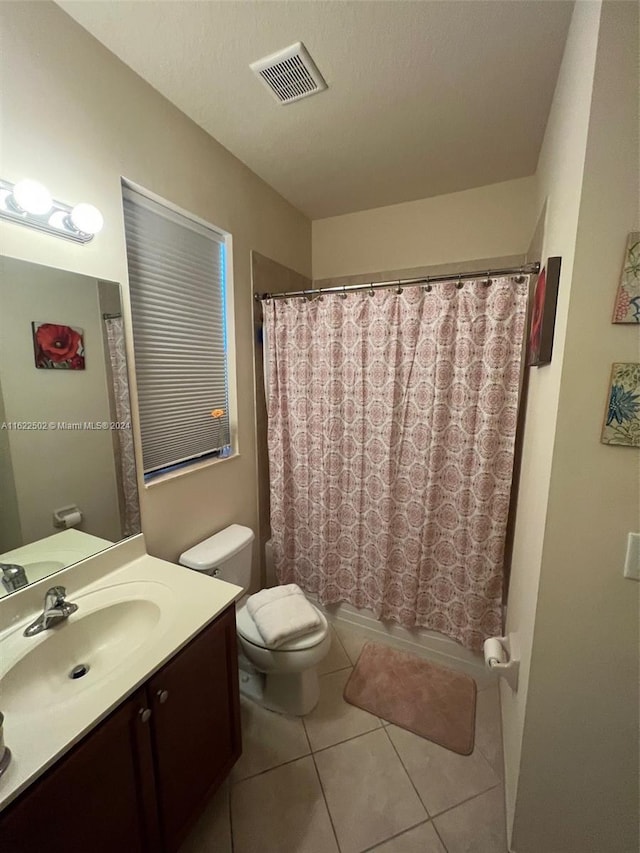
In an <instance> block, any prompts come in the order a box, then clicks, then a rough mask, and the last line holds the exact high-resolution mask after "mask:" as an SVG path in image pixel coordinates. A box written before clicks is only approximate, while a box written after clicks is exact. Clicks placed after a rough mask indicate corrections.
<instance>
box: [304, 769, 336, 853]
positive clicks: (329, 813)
mask: <svg viewBox="0 0 640 853" xmlns="http://www.w3.org/2000/svg"><path fill="white" fill-rule="evenodd" d="M311 760H312V761H313V766H314V768H315V771H316V776H317V777H318V784H319V785H320V790H321V791H322V799H323V800H324V807H325V808H326V810H327V814H328V815H329V823H330V824H331V829H332V830H333V837H334V838H335V840H336V847H337V848H338V853H342V847H341V846H340V841H339V840H338V833H337V832H336V828H335V825H334V823H333V817H332V815H331V809H330V808H329V801H328V800H327V795H326V793H325V790H324V785H323V784H322V777H321V776H320V771H319V770H318V765H317V764H316V757H315V755H314V754H313V753H311Z"/></svg>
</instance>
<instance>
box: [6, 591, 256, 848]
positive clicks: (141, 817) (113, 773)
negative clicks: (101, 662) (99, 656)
mask: <svg viewBox="0 0 640 853" xmlns="http://www.w3.org/2000/svg"><path fill="white" fill-rule="evenodd" d="M240 751H241V741H240V711H239V695H238V659H237V650H236V628H235V610H234V608H233V606H232V607H230V608H228V609H227V610H226V611H224V613H223V614H222V615H221V616H219V617H218V618H217V619H216V620H215V621H214V622H213V623H212V624H211V625H209V626H208V627H206V628H205V629H204V630H203V631H202V632H201V633H200V634H198V635H197V636H196V637H195V638H194V639H193V640H192V641H191V642H190V643H189V644H188V645H187V646H186V647H185V648H184V649H182V651H180V652H179V653H178V654H177V655H176V656H175V657H174V658H172V659H171V660H170V661H169V662H168V663H167V664H165V666H164V667H162V669H160V670H159V671H158V672H157V673H156V674H155V675H153V676H152V677H151V678H150V679H149V680H148V681H147V682H146V684H145V685H144V686H143V687H141V688H140V689H139V690H137V691H136V693H134V694H133V695H132V696H130V697H129V698H128V699H126V700H125V702H123V704H122V705H120V706H119V708H117V709H116V710H115V711H114V712H113V713H112V714H111V715H110V716H109V717H108V718H107V719H106V720H105V721H104V722H102V723H100V724H99V725H98V726H97V727H96V728H95V729H93V731H92V732H90V733H89V734H88V735H87V736H86V737H85V738H84V740H82V741H81V742H80V744H78V746H76V747H74V748H73V749H72V750H71V752H69V753H68V754H67V755H66V756H64V757H63V758H62V759H60V761H59V762H58V763H57V764H55V765H54V766H53V767H52V768H51V769H50V770H49V771H48V772H47V773H46V774H45V775H44V776H43V777H41V779H39V780H38V781H36V782H35V783H34V784H33V785H32V786H31V787H30V788H28V789H27V791H25V792H24V793H23V794H22V795H21V796H20V798H19V799H18V800H17V801H16V802H15V803H13V804H12V805H10V806H9V807H8V808H7V809H6V811H5V812H3V813H2V814H0V851H2V853H41V851H43V850H46V851H47V853H174V851H177V850H178V848H179V846H180V844H181V842H182V841H183V839H184V838H185V836H186V835H187V833H188V831H189V828H190V827H191V824H192V823H193V822H194V820H195V819H196V818H197V817H198V815H199V814H200V812H201V811H202V808H203V807H204V805H205V803H206V801H207V799H208V798H209V797H210V796H211V795H212V794H213V792H214V791H215V790H216V788H217V787H218V786H219V785H220V783H221V782H222V781H223V780H224V778H225V777H226V776H227V775H228V773H229V771H230V770H231V768H232V766H233V764H234V763H235V761H237V759H238V757H239V755H240Z"/></svg>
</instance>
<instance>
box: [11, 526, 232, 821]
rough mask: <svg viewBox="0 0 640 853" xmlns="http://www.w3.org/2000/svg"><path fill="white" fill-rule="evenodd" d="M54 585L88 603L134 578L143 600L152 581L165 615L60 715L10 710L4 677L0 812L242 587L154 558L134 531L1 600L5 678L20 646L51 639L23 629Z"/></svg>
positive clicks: (83, 688)
mask: <svg viewBox="0 0 640 853" xmlns="http://www.w3.org/2000/svg"><path fill="white" fill-rule="evenodd" d="M123 563H124V564H123ZM54 583H55V584H62V585H64V586H65V587H66V588H67V600H68V601H74V599H75V598H76V597H80V599H82V596H85V595H86V596H89V597H88V598H87V601H90V600H91V594H92V593H94V592H96V591H97V590H105V588H111V587H116V586H117V585H122V584H129V586H128V587H127V589H128V590H131V596H132V597H134V598H135V597H138V598H140V597H144V590H145V585H147V587H148V588H150V589H151V588H152V589H153V590H154V591H155V592H154V594H155V595H156V598H158V600H160V601H161V611H162V615H161V617H160V622H159V624H158V628H157V629H154V632H153V636H152V638H151V640H150V641H149V642H148V643H144V644H142V645H141V646H140V647H139V648H138V649H135V650H134V651H133V652H132V654H131V655H130V656H127V657H125V658H123V659H121V660H120V661H119V662H118V663H117V665H115V666H113V668H112V669H111V670H110V671H109V672H108V674H106V675H104V676H103V677H102V678H101V679H100V680H99V681H98V682H94V683H93V684H91V682H90V681H89V680H88V681H87V684H86V685H82V686H81V682H70V684H74V685H75V684H77V685H78V687H79V688H80V689H78V690H77V693H75V692H74V693H73V695H72V698H71V700H69V701H65V704H64V705H63V706H61V708H60V713H55V710H56V708H50V709H41V708H34V710H33V712H29V713H26V714H25V713H20V714H17V713H15V712H13V713H12V712H11V710H4V709H3V706H2V690H1V683H0V710H3V712H4V714H5V721H4V739H5V744H6V746H8V747H9V748H10V750H11V753H12V759H11V763H10V765H9V767H8V769H7V771H6V772H5V773H4V775H3V776H2V777H0V810H2V809H3V808H4V807H5V806H7V805H8V804H9V803H10V802H11V801H12V800H13V799H14V798H15V797H16V796H17V795H18V794H19V793H21V792H22V791H23V790H24V789H25V788H26V787H27V786H28V785H29V784H31V783H32V782H33V781H34V780H35V779H36V778H37V777H38V776H39V775H40V774H41V773H43V772H44V771H45V770H46V769H47V768H48V767H50V766H51V765H52V764H53V763H54V762H55V761H56V760H57V759H58V758H60V756H61V755H63V754H64V753H65V752H66V751H67V750H68V749H70V747H72V746H73V745H74V744H76V743H77V742H78V741H79V740H81V738H82V737H83V736H84V735H86V734H87V733H88V732H89V731H90V730H91V729H92V728H93V727H94V726H95V725H96V724H97V723H98V722H99V721H100V720H102V719H103V718H104V717H106V716H107V715H108V714H109V712H110V711H112V710H113V709H114V708H116V707H117V706H118V705H119V704H120V703H121V702H122V701H123V699H125V698H126V697H127V696H128V695H130V694H131V693H133V692H134V691H135V690H136V688H138V687H139V686H140V685H141V684H143V683H144V682H145V681H146V680H147V679H148V678H149V676H150V675H151V674H152V673H154V672H155V671H156V670H158V669H159V668H160V667H161V666H162V665H163V664H164V663H166V662H167V661H168V660H169V659H170V658H172V657H173V656H174V655H175V654H176V652H177V651H178V650H179V649H180V648H182V647H183V646H184V645H185V644H186V643H187V642H188V641H189V640H190V639H191V638H192V637H194V636H195V635H196V634H197V633H198V632H199V631H200V630H202V628H204V627H205V626H206V625H207V624H208V623H209V622H211V621H212V620H213V619H215V618H216V616H218V615H219V614H220V613H221V612H222V611H223V610H224V609H225V608H226V607H228V606H229V604H231V603H232V602H233V601H234V600H235V599H236V597H237V596H238V595H239V593H240V592H241V589H240V587H237V586H234V585H233V584H229V583H226V582H225V581H220V580H217V579H215V578H210V577H207V576H203V575H200V574H199V573H197V572H193V571H191V570H189V569H186V568H184V567H182V566H177V565H174V564H173V563H168V562H166V561H165V560H159V559H157V558H155V557H150V556H149V555H148V554H146V552H145V550H144V537H143V536H142V535H139V536H136V537H133V538H132V539H129V540H126V541H125V542H123V543H121V544H119V545H115V546H114V547H113V548H109V549H108V551H105V552H103V553H102V554H99V555H97V556H96V557H91V558H89V559H87V560H83V561H82V562H81V563H78V564H76V565H75V566H71V567H70V568H68V569H65V570H63V571H61V572H58V573H57V574H56V575H55V576H53V577H51V578H45V579H44V580H42V581H40V582H39V583H38V584H33V585H31V586H30V587H27V588H25V589H24V590H20V591H19V592H16V593H13V594H12V595H10V596H7V597H6V598H3V599H1V600H0V678H1V677H2V676H3V675H5V674H6V671H7V670H8V669H9V668H10V667H11V665H13V663H15V654H16V649H19V653H22V652H24V653H26V652H28V651H29V650H30V649H31V648H33V647H35V645H36V644H37V643H39V642H46V640H47V634H48V633H50V632H47V631H45V632H43V633H42V634H39V635H38V636H36V637H32V638H23V637H22V632H23V630H24V628H25V627H26V625H28V624H29V623H30V622H31V621H32V620H33V619H34V618H35V617H36V616H37V615H38V614H39V613H41V612H42V601H43V598H44V592H45V591H46V589H48V588H49V586H52V585H53V584H54ZM120 589H122V588H120ZM101 594H102V593H101ZM120 594H121V592H120ZM158 594H159V597H158ZM94 597H95V596H94ZM37 602H39V603H37ZM81 616H82V613H81V609H79V610H78V612H77V613H76V614H74V615H72V616H70V617H69V622H71V621H72V620H73V619H74V618H81ZM64 628H65V623H63V624H61V625H60V626H58V627H57V628H55V629H53V630H55V631H64ZM3 644H5V645H4V652H5V653H4V654H3ZM30 644H33V645H30ZM9 651H10V653H9Z"/></svg>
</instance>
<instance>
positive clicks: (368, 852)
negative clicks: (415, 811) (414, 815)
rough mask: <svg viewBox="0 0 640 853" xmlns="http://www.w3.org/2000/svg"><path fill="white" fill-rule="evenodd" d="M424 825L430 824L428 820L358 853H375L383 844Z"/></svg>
mask: <svg viewBox="0 0 640 853" xmlns="http://www.w3.org/2000/svg"><path fill="white" fill-rule="evenodd" d="M425 823H431V820H430V818H427V819H426V820H421V821H420V822H419V823H414V824H413V826H408V827H407V828H406V829H402V830H401V831H400V832H396V834H395V835H390V836H389V838H385V839H384V841H377V842H376V843H375V844H374V845H373V846H371V847H366V848H365V849H364V850H361V851H360V853H375V851H376V850H377V849H378V847H382V845H383V844H388V843H389V842H390V841H395V840H396V838H400V837H401V836H402V835H405V834H406V833H407V832H411V831H412V830H414V829H417V828H418V827H419V826H424V825H425ZM434 830H435V827H434ZM439 837H440V836H438V838H439ZM445 853H447V851H446V850H445Z"/></svg>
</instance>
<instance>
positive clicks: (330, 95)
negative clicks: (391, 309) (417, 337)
mask: <svg viewBox="0 0 640 853" xmlns="http://www.w3.org/2000/svg"><path fill="white" fill-rule="evenodd" d="M58 2H59V5H60V6H61V7H62V8H63V9H64V10H65V11H66V12H67V13H68V14H69V15H71V16H72V17H73V18H75V19H76V20H77V21H78V22H79V23H80V24H81V25H82V26H83V27H85V29H87V30H88V31H89V32H90V33H92V34H93V35H94V36H95V37H96V38H97V39H98V40H99V41H101V42H102V43H103V44H104V45H106V47H107V48H109V49H110V50H111V51H112V52H113V53H115V54H116V56H118V57H119V58H120V59H121V60H122V61H123V62H125V63H126V64H127V65H129V66H130V67H131V68H132V69H133V70H134V71H136V72H137V73H138V74H139V75H140V76H141V77H143V78H144V79H145V80H147V81H148V82H149V83H150V84H151V85H152V86H154V87H155V88H156V89H157V90H158V91H159V92H161V93H162V94H163V95H165V97H167V98H168V99H169V100H170V101H172V102H173V103H174V104H175V105H176V106H177V107H179V108H180V109H181V110H182V111H183V112H185V113H186V114H187V115H188V116H190V117H191V118H192V119H193V120H194V121H195V122H197V124H199V125H200V126H201V127H203V128H204V129H205V130H206V131H207V132H208V133H210V134H211V135H212V136H214V137H215V138H216V139H217V140H218V141H219V142H221V143H222V144H223V145H224V146H225V147H226V148H228V149H229V150H230V151H231V152H232V153H233V154H235V155H236V156H237V157H239V158H240V160H242V161H243V162H244V163H246V164H247V166H249V167H250V168H251V169H252V170H253V171H254V172H256V173H257V174H258V175H260V176H261V177H262V178H263V179H264V180H265V181H267V183H269V184H270V185H271V186H272V187H274V188H275V189H276V190H277V191H278V192H279V193H281V194H282V195H283V196H284V197H285V198H286V199H288V200H289V201H290V202H291V203H292V204H293V205H295V206H296V207H297V208H299V209H300V210H301V211H303V212H304V213H306V214H307V215H308V216H309V217H311V218H312V219H319V218H323V217H326V216H333V215H337V214H342V213H348V212H351V211H356V210H362V209H366V208H371V207H380V206H383V205H388V204H395V203H397V202H403V201H409V200H413V199H418V198H426V197H428V196H434V195H441V194H443V193H450V192H456V191H458V190H464V189H470V188H472V187H477V186H482V185H484V184H491V183H496V182H498V181H505V180H510V179H512V178H518V177H523V176H525V175H531V174H533V173H534V172H535V169H536V163H537V159H538V152H539V149H540V144H541V141H542V137H543V134H544V129H545V125H546V120H547V115H548V112H549V107H550V104H551V99H552V96H553V90H554V86H555V81H556V77H557V74H558V69H559V66H560V61H561V58H562V51H563V48H564V43H565V39H566V34H567V29H568V26H569V19H570V16H571V10H572V6H573V3H572V2H564V0H561V1H560V0H536V1H535V2H534V0H459V2H433V0H417V2H415V0H414V2H412V1H411V0H390V2H374V0H355V1H354V0H333V2H325V0H291V2H280V0H258V2H253V0H236V2H226V0H223V2H219V0H208V2H188V0H183V2H157V0H134V2H130V0H103V1H102V2H99V3H96V2H93V3H89V2H85V0H58ZM296 41H302V42H304V44H305V45H306V47H307V49H308V50H309V52H310V53H311V56H312V57H313V58H314V60H315V62H316V63H317V65H318V67H319V69H320V71H321V73H322V74H323V76H324V78H325V80H326V81H327V83H328V85H329V88H328V89H327V90H326V91H325V92H322V93H320V94H318V95H314V96H313V97H310V98H306V99H304V100H301V101H297V102H295V103H292V104H288V105H286V106H283V105H281V104H279V103H277V102H276V101H275V100H274V99H273V97H272V96H271V95H270V93H269V92H268V91H267V89H266V88H265V87H264V86H263V85H262V83H261V82H260V81H259V80H258V78H257V77H256V76H255V75H254V74H253V72H252V71H251V70H250V68H249V63H250V62H253V61H254V60H256V59H260V58H261V57H263V56H265V55H267V54H269V53H273V52H274V51H276V50H279V49H281V48H284V47H287V46H288V45H290V44H292V43H293V42H296Z"/></svg>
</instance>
